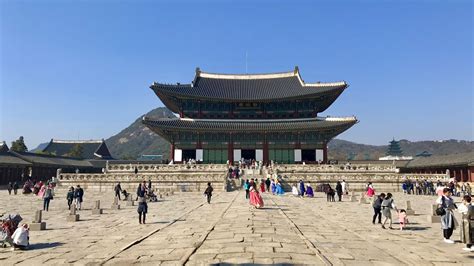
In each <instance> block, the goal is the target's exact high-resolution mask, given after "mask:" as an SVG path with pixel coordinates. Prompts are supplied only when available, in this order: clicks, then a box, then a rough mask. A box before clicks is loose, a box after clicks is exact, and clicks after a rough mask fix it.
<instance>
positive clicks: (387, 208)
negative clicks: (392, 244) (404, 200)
mask: <svg viewBox="0 0 474 266" xmlns="http://www.w3.org/2000/svg"><path fill="white" fill-rule="evenodd" d="M381 206H382V215H383V216H384V217H385V219H384V220H383V223H382V228H383V229H385V223H386V222H387V220H390V223H389V227H388V228H390V229H393V227H392V209H395V211H397V212H398V210H397V206H395V203H394V202H393V198H392V193H387V196H386V197H385V199H384V200H383V201H382V205H381Z"/></svg>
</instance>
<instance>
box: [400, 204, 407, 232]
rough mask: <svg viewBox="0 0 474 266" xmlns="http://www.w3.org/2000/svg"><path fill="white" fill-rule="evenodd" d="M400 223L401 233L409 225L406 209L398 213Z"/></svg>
mask: <svg viewBox="0 0 474 266" xmlns="http://www.w3.org/2000/svg"><path fill="white" fill-rule="evenodd" d="M398 221H399V222H400V231H401V230H403V228H405V226H406V225H407V223H408V218H407V212H406V211H405V210H404V209H401V210H400V211H399V212H398Z"/></svg>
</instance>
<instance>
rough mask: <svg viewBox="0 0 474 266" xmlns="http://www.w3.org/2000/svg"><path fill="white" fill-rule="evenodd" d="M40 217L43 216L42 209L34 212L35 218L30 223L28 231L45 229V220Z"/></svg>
mask: <svg viewBox="0 0 474 266" xmlns="http://www.w3.org/2000/svg"><path fill="white" fill-rule="evenodd" d="M42 218H43V211H42V210H37V211H36V213H35V219H34V220H33V222H32V223H31V224H30V231H41V230H46V222H43V221H42Z"/></svg>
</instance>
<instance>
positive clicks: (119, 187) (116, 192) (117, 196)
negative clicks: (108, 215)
mask: <svg viewBox="0 0 474 266" xmlns="http://www.w3.org/2000/svg"><path fill="white" fill-rule="evenodd" d="M114 190H115V197H116V198H118V199H119V200H120V192H122V186H120V182H118V183H117V185H115V188H114Z"/></svg>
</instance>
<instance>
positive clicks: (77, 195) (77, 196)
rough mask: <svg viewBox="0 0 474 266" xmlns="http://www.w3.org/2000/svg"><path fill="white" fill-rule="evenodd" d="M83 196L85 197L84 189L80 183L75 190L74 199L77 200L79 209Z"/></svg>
mask: <svg viewBox="0 0 474 266" xmlns="http://www.w3.org/2000/svg"><path fill="white" fill-rule="evenodd" d="M83 197H84V190H83V189H82V188H81V186H80V185H77V187H76V189H75V190H74V199H75V200H76V207H77V208H78V209H79V210H80V209H81V207H82V201H83Z"/></svg>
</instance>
